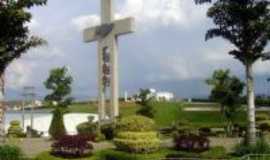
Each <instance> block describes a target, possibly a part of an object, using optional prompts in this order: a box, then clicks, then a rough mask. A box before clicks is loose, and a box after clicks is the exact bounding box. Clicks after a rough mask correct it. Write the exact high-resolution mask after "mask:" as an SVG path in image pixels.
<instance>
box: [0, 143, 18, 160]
mask: <svg viewBox="0 0 270 160" xmlns="http://www.w3.org/2000/svg"><path fill="white" fill-rule="evenodd" d="M22 159H23V154H22V152H21V150H20V149H19V148H18V147H15V146H8V145H4V146H0V160H22Z"/></svg>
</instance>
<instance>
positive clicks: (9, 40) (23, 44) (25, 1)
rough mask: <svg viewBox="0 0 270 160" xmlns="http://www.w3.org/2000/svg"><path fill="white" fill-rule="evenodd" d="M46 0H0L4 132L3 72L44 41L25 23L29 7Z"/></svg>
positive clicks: (0, 90) (1, 94)
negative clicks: (32, 34) (31, 31)
mask: <svg viewBox="0 0 270 160" xmlns="http://www.w3.org/2000/svg"><path fill="white" fill-rule="evenodd" d="M46 1H47V0H1V1H0V22H1V29H0V102H1V104H0V123H1V129H0V130H1V134H3V133H4V130H3V127H4V124H3V117H4V110H5V108H4V105H3V101H4V87H5V86H4V85H5V83H4V82H5V81H4V73H5V70H6V68H7V67H8V65H9V64H10V63H11V62H13V61H14V60H15V59H17V58H20V57H21V55H22V54H23V53H26V52H27V51H28V50H29V49H30V48H32V47H37V46H39V45H42V44H44V43H45V41H44V40H42V39H41V38H38V37H35V36H31V35H30V31H29V28H28V26H27V23H29V22H30V21H31V19H32V15H31V13H30V12H29V9H30V8H32V7H34V6H42V5H45V4H46Z"/></svg>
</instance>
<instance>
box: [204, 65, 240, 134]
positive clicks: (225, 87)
mask: <svg viewBox="0 0 270 160" xmlns="http://www.w3.org/2000/svg"><path fill="white" fill-rule="evenodd" d="M206 83H207V84H208V85H209V86H211V87H212V91H211V95H210V99H212V100H214V101H216V102H218V103H219V104H220V105H221V112H222V114H223V116H224V118H225V119H226V121H227V127H226V128H227V133H228V135H232V130H233V124H234V121H235V118H236V117H237V113H238V110H239V108H240V107H241V96H242V93H243V89H244V86H245V84H244V83H243V82H241V81H240V80H239V79H238V78H237V77H235V76H231V75H230V71H229V70H216V71H215V72H214V73H213V75H212V77H211V78H210V79H207V80H206Z"/></svg>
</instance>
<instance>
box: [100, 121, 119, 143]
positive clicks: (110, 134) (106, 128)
mask: <svg viewBox="0 0 270 160" xmlns="http://www.w3.org/2000/svg"><path fill="white" fill-rule="evenodd" d="M115 132H116V126H115V124H114V123H110V124H104V125H102V126H101V133H102V134H103V135H104V136H105V138H106V140H112V139H113V138H114V137H115V134H116V133H115Z"/></svg>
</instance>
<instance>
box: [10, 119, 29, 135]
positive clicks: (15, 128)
mask: <svg viewBox="0 0 270 160" xmlns="http://www.w3.org/2000/svg"><path fill="white" fill-rule="evenodd" d="M8 136H9V137H14V138H16V137H25V134H24V133H23V129H22V128H21V125H20V121H16V120H15V121H11V122H10V126H9V128H8Z"/></svg>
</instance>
